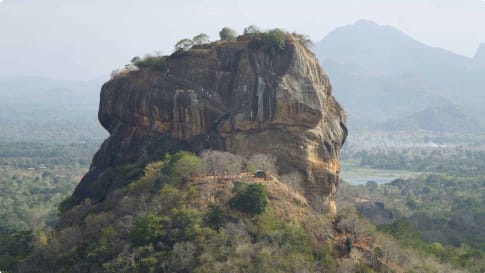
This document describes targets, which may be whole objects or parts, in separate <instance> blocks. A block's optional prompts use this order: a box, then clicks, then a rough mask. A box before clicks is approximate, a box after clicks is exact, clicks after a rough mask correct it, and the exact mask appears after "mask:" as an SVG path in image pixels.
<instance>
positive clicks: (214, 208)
mask: <svg viewBox="0 0 485 273" xmlns="http://www.w3.org/2000/svg"><path fill="white" fill-rule="evenodd" d="M205 222H206V224H207V225H208V226H209V227H211V228H212V229H214V230H216V231H217V232H219V230H220V229H221V228H223V227H224V226H225V225H226V222H227V219H226V214H225V213H224V210H223V209H222V208H221V207H219V206H218V205H216V204H211V205H209V211H208V212H207V214H206V216H205Z"/></svg>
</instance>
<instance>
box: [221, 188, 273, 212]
mask: <svg viewBox="0 0 485 273" xmlns="http://www.w3.org/2000/svg"><path fill="white" fill-rule="evenodd" d="M229 205H230V206H231V208H233V209H237V210H239V211H242V212H245V213H249V214H261V213H263V212H264V210H265V209H266V206H267V205H268V200H267V197H266V190H265V189H264V186H263V185H262V184H251V185H248V186H247V187H246V188H245V189H244V190H242V191H241V192H240V193H238V194H236V196H234V197H233V198H232V199H231V200H230V201H229Z"/></svg>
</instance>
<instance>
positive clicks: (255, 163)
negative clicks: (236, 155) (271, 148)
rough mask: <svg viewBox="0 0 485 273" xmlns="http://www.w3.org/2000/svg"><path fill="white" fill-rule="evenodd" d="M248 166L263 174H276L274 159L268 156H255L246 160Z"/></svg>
mask: <svg viewBox="0 0 485 273" xmlns="http://www.w3.org/2000/svg"><path fill="white" fill-rule="evenodd" d="M248 163H249V165H251V166H252V167H254V168H256V169H260V170H262V171H263V172H265V173H272V174H277V173H278V169H277V167H276V157H274V156H273V155H270V154H255V155H253V156H251V157H250V158H249V160H248Z"/></svg>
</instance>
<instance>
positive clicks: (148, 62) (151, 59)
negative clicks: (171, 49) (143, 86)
mask: <svg viewBox="0 0 485 273" xmlns="http://www.w3.org/2000/svg"><path fill="white" fill-rule="evenodd" d="M131 63H132V64H133V65H134V66H136V67H138V68H140V69H141V68H147V69H152V70H157V71H165V70H166V69H167V59H166V57H160V56H153V55H145V57H143V59H142V58H140V57H138V56H136V57H134V58H133V59H131Z"/></svg>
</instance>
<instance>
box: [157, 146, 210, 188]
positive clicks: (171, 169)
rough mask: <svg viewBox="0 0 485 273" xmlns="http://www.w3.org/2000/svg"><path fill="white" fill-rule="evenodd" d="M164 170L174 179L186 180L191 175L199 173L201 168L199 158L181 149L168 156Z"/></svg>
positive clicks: (177, 180)
mask: <svg viewBox="0 0 485 273" xmlns="http://www.w3.org/2000/svg"><path fill="white" fill-rule="evenodd" d="M167 159H168V164H167V167H166V170H165V171H166V172H167V173H168V174H169V175H170V176H171V177H172V178H173V179H174V180H175V181H176V182H179V181H182V182H186V181H187V180H188V178H189V177H190V176H192V175H195V174H197V173H199V172H200V171H201V169H202V162H201V160H200V158H199V157H198V156H196V155H194V154H193V153H190V152H185V151H181V152H178V153H176V154H174V155H172V156H168V158H167Z"/></svg>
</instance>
